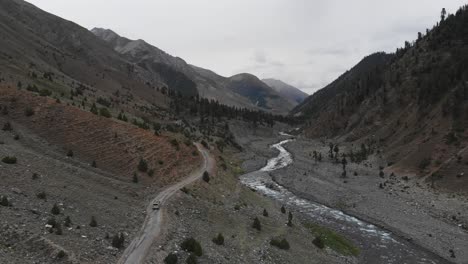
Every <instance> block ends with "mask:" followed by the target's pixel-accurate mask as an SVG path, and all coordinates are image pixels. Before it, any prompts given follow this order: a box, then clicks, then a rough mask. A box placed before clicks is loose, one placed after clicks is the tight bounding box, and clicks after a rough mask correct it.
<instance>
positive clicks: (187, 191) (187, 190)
mask: <svg viewBox="0 0 468 264" xmlns="http://www.w3.org/2000/svg"><path fill="white" fill-rule="evenodd" d="M180 190H181V191H182V192H183V193H185V194H188V193H189V189H187V187H185V186H184V187H182V188H181V189H180Z"/></svg>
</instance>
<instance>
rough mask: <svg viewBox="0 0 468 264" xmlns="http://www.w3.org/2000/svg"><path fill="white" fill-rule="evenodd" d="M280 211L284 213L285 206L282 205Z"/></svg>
mask: <svg viewBox="0 0 468 264" xmlns="http://www.w3.org/2000/svg"><path fill="white" fill-rule="evenodd" d="M281 213H283V214H285V213H286V208H284V205H283V206H281Z"/></svg>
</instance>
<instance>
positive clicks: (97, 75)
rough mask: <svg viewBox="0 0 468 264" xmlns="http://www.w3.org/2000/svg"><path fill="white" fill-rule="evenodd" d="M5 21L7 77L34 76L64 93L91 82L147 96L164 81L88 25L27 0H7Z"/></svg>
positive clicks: (0, 55)
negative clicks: (88, 27)
mask: <svg viewBox="0 0 468 264" xmlns="http://www.w3.org/2000/svg"><path fill="white" fill-rule="evenodd" d="M0 25H1V26H0V35H1V36H2V38H1V39H0V45H1V47H2V50H1V52H0V71H1V72H2V73H3V74H2V77H3V79H4V80H6V81H11V82H13V81H17V80H22V81H23V83H27V82H33V83H35V84H36V85H37V86H39V87H40V88H41V87H45V86H47V87H48V88H49V89H52V90H54V91H56V92H59V93H62V92H65V93H67V91H68V88H77V87H88V88H91V89H93V90H99V91H101V92H105V93H111V92H117V91H119V92H120V93H121V94H126V93H132V95H134V96H139V97H142V98H147V97H148V96H147V95H148V93H150V92H151V91H152V88H151V87H156V86H157V87H159V86H161V85H163V84H164V82H163V80H162V78H161V76H159V75H155V74H152V73H149V72H148V71H146V70H145V69H143V68H140V67H138V66H136V65H133V64H132V63H130V62H129V61H127V60H125V59H124V58H122V56H121V55H120V54H118V53H117V52H115V51H114V50H113V49H111V48H109V47H108V45H106V44H105V42H103V41H102V40H100V39H98V38H96V37H95V36H94V34H92V33H91V32H89V31H88V30H86V29H85V28H82V27H80V26H78V25H76V24H74V23H72V22H69V21H66V20H64V19H61V18H59V17H57V16H54V15H51V14H49V13H47V12H44V11H42V10H40V9H38V8H36V7H35V6H33V5H31V4H29V3H27V2H24V1H21V0H1V1H0ZM154 102H158V101H157V100H156V101H154ZM159 104H161V102H159Z"/></svg>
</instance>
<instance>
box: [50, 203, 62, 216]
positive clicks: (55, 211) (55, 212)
mask: <svg viewBox="0 0 468 264" xmlns="http://www.w3.org/2000/svg"><path fill="white" fill-rule="evenodd" d="M50 212H51V213H52V214H53V215H59V214H60V208H59V207H58V206H57V204H54V206H52V209H51V210H50Z"/></svg>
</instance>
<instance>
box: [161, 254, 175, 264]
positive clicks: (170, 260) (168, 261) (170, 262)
mask: <svg viewBox="0 0 468 264" xmlns="http://www.w3.org/2000/svg"><path fill="white" fill-rule="evenodd" d="M177 261H178V258H177V255H176V254H174V253H170V254H169V255H167V257H165V258H164V263H165V264H177Z"/></svg>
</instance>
